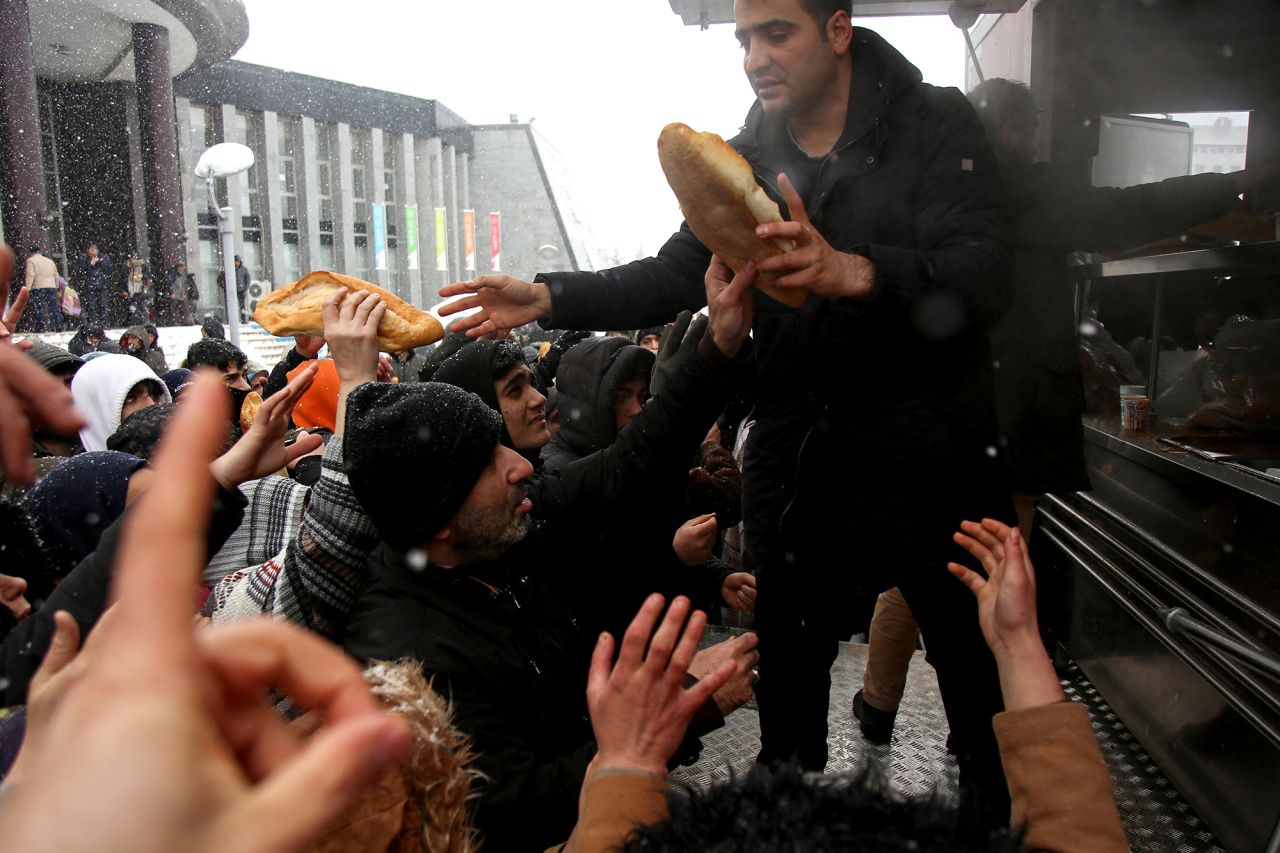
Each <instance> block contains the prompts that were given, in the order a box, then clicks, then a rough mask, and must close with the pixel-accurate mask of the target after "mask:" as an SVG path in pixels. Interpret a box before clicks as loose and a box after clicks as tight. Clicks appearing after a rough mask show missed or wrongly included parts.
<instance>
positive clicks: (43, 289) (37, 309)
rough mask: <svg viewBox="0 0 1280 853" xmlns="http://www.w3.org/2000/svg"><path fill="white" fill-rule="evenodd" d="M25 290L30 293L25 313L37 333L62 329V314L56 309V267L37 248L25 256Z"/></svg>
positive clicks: (32, 248)
mask: <svg viewBox="0 0 1280 853" xmlns="http://www.w3.org/2000/svg"><path fill="white" fill-rule="evenodd" d="M26 285H27V289H28V290H30V291H31V297H30V300H31V301H30V302H28V303H27V312H28V314H29V315H30V316H31V318H32V323H33V324H34V326H35V331H37V332H57V331H60V330H61V328H62V312H61V311H60V310H59V308H58V267H57V265H56V264H55V263H54V262H53V259H52V258H48V257H45V255H44V252H43V251H41V249H40V247H39V246H32V247H31V248H30V250H29V251H28V255H27V276H26Z"/></svg>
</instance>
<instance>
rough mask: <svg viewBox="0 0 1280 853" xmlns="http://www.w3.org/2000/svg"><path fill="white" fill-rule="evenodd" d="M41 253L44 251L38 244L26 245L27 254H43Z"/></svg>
mask: <svg viewBox="0 0 1280 853" xmlns="http://www.w3.org/2000/svg"><path fill="white" fill-rule="evenodd" d="M43 253H44V249H41V248H40V247H39V246H28V247H27V254H28V255H39V254H43Z"/></svg>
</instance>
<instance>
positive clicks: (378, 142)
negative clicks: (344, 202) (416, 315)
mask: <svg viewBox="0 0 1280 853" xmlns="http://www.w3.org/2000/svg"><path fill="white" fill-rule="evenodd" d="M382 144H383V143H382V129H381V128H377V127H371V128H369V162H368V163H366V164H365V169H364V183H365V198H367V199H368V201H369V234H368V239H369V272H370V273H371V274H372V276H373V281H374V283H376V284H378V285H380V286H382V287H385V288H386V289H387V290H392V287H391V267H392V263H393V261H392V258H391V252H390V250H389V249H388V248H387V245H386V233H385V230H384V233H383V237H382V239H383V244H382V245H383V256H382V257H383V259H384V261H385V262H386V266H387V268H386V269H382V270H380V269H378V241H377V239H376V235H375V233H374V227H373V205H375V204H377V205H381V207H382V215H383V219H382V221H383V222H384V223H386V222H387V216H386V214H387V186H386V184H385V183H384V182H383V181H384V179H383V172H384V171H385V169H384V167H383V164H382ZM393 292H394V291H393ZM396 295H397V296H398V295H399V294H396Z"/></svg>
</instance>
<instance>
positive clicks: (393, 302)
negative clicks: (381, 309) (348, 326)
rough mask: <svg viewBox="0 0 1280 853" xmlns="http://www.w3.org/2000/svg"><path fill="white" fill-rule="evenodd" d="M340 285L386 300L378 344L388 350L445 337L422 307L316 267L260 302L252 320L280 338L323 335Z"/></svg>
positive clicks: (379, 326) (415, 345)
mask: <svg viewBox="0 0 1280 853" xmlns="http://www.w3.org/2000/svg"><path fill="white" fill-rule="evenodd" d="M339 287H345V288H347V289H348V290H367V291H369V292H370V293H376V294H377V295H378V296H380V297H382V301H383V302H386V303H387V313H386V314H383V315H382V322H381V323H379V324H378V346H379V347H381V348H382V349H384V350H386V351H387V352H400V351H402V350H407V349H413V348H414V347H420V346H425V345H427V344H433V343H435V342H436V341H438V340H440V339H441V338H443V337H444V327H443V326H441V325H440V321H439V320H437V319H436V318H435V317H433V316H431V315H430V314H428V313H427V312H426V311H423V310H422V309H421V308H415V307H414V306H412V305H410V304H409V303H408V302H405V301H404V300H403V299H401V298H400V297H399V296H396V295H395V294H394V293H389V292H388V291H386V290H383V289H382V288H381V287H378V286H377V285H376V284H370V283H369V282H367V281H361V280H360V279H358V278H352V277H351V276H348V275H342V274H341V273H336V272H328V271H327V270H316V271H315V272H313V273H309V274H307V275H305V276H303V277H302V278H301V279H299V280H298V281H296V282H294V283H293V284H291V285H289V286H288V287H282V288H280V289H278V290H273V291H271V293H269V294H267V296H266V297H265V298H264V299H262V300H260V301H259V302H258V307H257V308H256V309H255V310H254V312H253V319H254V320H256V321H257V322H258V323H260V324H261V325H262V327H263V328H264V329H266V330H267V331H268V332H270V333H271V334H273V335H277V336H279V337H291V336H293V335H323V334H324V314H323V307H324V301H325V300H326V299H328V298H329V295H330V294H331V293H333V291H335V290H337V289H338V288H339Z"/></svg>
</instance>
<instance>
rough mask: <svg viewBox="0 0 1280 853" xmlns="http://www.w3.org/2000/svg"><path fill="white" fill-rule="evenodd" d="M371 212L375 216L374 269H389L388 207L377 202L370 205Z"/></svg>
mask: <svg viewBox="0 0 1280 853" xmlns="http://www.w3.org/2000/svg"><path fill="white" fill-rule="evenodd" d="M369 212H370V214H371V215H372V216H373V268H374V269H375V270H385V269H386V268H387V206H386V205H385V204H378V203H376V202H375V203H373V204H371V205H369Z"/></svg>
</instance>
